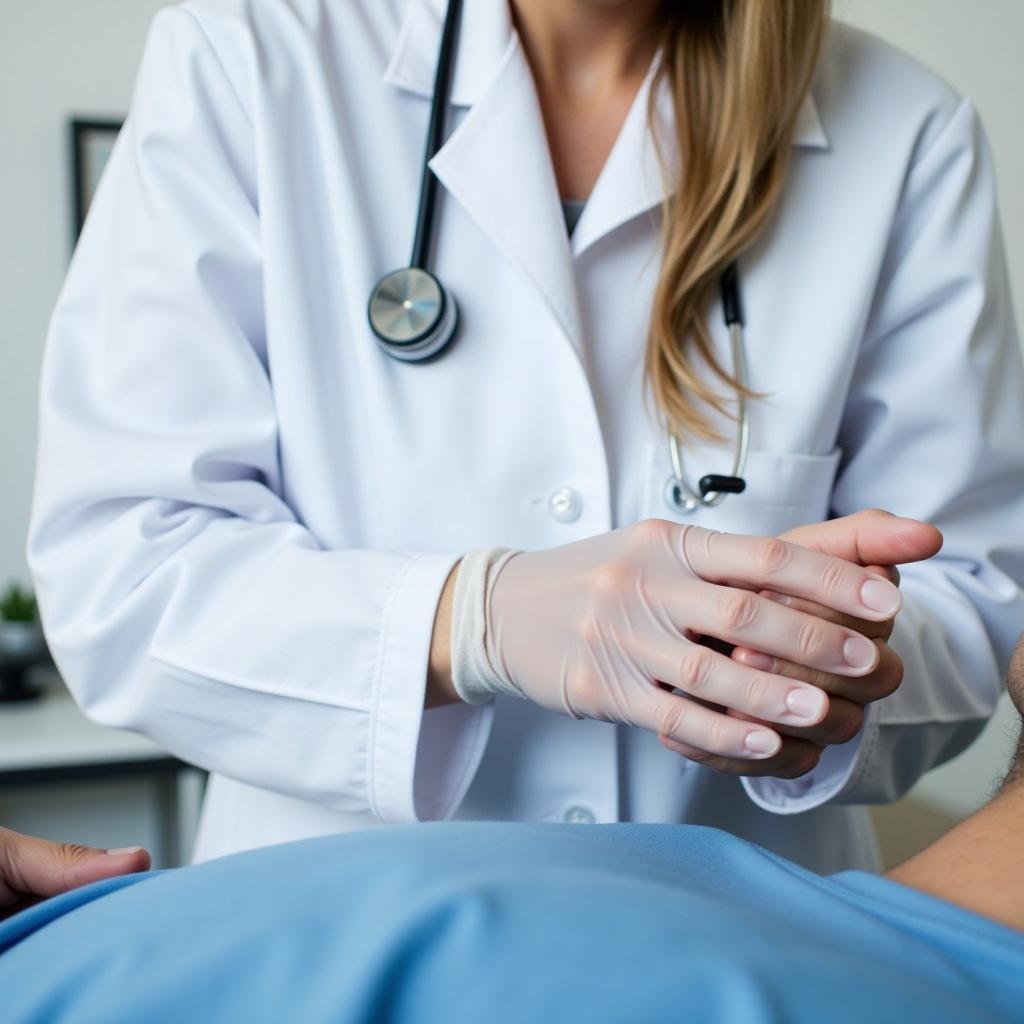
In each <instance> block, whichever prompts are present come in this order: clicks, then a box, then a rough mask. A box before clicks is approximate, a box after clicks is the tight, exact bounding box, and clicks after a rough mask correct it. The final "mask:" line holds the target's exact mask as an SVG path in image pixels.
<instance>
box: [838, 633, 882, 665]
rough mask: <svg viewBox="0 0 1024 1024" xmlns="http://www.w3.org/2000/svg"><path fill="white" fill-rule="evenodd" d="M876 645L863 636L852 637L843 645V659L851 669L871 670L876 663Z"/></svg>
mask: <svg viewBox="0 0 1024 1024" xmlns="http://www.w3.org/2000/svg"><path fill="white" fill-rule="evenodd" d="M875 654H876V650H875V645H874V644H873V643H872V642H871V641H870V640H868V639H866V638H865V637H862V636H851V637H850V638H849V640H847V641H846V643H844V644H843V657H844V658H845V659H846V664H847V665H849V666H850V667H851V668H870V666H872V665H873V664H874V663H875Z"/></svg>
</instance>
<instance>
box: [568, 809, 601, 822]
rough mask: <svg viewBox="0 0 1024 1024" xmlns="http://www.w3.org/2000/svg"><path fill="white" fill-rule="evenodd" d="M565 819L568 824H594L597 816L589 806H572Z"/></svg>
mask: <svg viewBox="0 0 1024 1024" xmlns="http://www.w3.org/2000/svg"><path fill="white" fill-rule="evenodd" d="M563 819H564V821H565V823H566V824H567V825H593V824H594V822H595V821H597V818H596V817H595V816H594V812H593V811H592V810H591V809H590V808H589V807H570V808H569V809H568V810H567V811H566V812H565V814H564V815H563Z"/></svg>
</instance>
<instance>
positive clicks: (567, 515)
mask: <svg viewBox="0 0 1024 1024" xmlns="http://www.w3.org/2000/svg"><path fill="white" fill-rule="evenodd" d="M548 509H549V511H550V512H551V515H552V516H553V517H554V518H555V519H557V520H558V521H559V522H560V523H574V522H576V520H577V519H579V517H580V513H581V512H582V511H583V499H582V498H581V497H580V496H579V492H578V491H574V490H573V489H572V488H571V487H559V488H558V490H557V491H555V492H554V493H553V494H552V495H551V497H550V498H549V499H548Z"/></svg>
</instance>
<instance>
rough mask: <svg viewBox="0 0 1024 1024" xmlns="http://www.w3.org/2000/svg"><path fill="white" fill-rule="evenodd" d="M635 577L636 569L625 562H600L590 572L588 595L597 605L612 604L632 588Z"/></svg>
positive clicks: (615, 560) (616, 560)
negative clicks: (590, 595)
mask: <svg viewBox="0 0 1024 1024" xmlns="http://www.w3.org/2000/svg"><path fill="white" fill-rule="evenodd" d="M636 577H637V569H636V567H635V566H633V565H632V564H630V563H629V562H627V561H625V560H621V559H613V560H611V561H608V562H602V563H601V564H600V565H599V566H597V567H596V568H594V569H593V570H592V571H591V574H590V593H591V594H592V595H593V598H594V600H595V601H596V602H597V603H599V604H603V603H606V602H609V601H611V602H613V603H614V602H615V601H617V600H618V599H619V598H620V597H621V596H622V594H623V593H625V592H626V591H628V590H629V588H630V587H632V586H633V584H634V583H635V582H636Z"/></svg>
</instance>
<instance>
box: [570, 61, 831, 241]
mask: <svg viewBox="0 0 1024 1024" xmlns="http://www.w3.org/2000/svg"><path fill="white" fill-rule="evenodd" d="M657 64H658V58H655V60H654V61H652V63H651V68H650V70H649V71H648V73H647V77H646V78H645V79H644V82H643V84H642V85H641V87H640V89H639V90H638V92H637V95H636V98H635V99H634V101H633V104H632V106H631V107H630V110H629V113H628V114H627V115H626V120H625V121H624V122H623V125H622V128H621V129H620V131H619V135H618V137H617V138H616V140H615V144H614V145H613V146H612V151H611V153H609V154H608V159H607V160H606V161H605V165H604V167H603V168H602V169H601V173H600V175H599V177H598V179H597V182H596V183H595V185H594V189H593V191H592V192H591V194H590V198H589V200H588V201H587V204H586V206H585V207H584V208H583V214H582V216H581V217H580V220H579V223H578V224H577V226H576V231H575V232H574V233H573V238H572V253H573V255H574V257H579V256H581V255H582V254H583V253H584V252H586V251H587V249H589V248H591V247H592V246H593V245H594V244H595V243H597V242H598V241H600V240H601V239H602V238H604V237H605V236H606V235H609V234H611V232H613V231H615V230H616V228H618V227H620V226H621V225H623V224H625V223H626V222H628V221H630V220H632V219H633V218H634V217H638V216H640V215H641V214H645V213H649V212H653V211H654V210H655V209H656V208H657V207H659V206H660V205H661V203H662V201H663V200H664V198H665V181H666V179H667V181H668V182H669V183H670V184H671V183H672V182H674V181H675V180H676V179H677V178H678V175H679V173H680V161H679V151H678V147H677V146H676V144H675V141H674V140H675V117H674V112H673V105H672V94H671V91H670V89H669V87H668V85H667V84H666V83H665V82H664V81H661V82H659V83H658V84H657V93H656V96H655V101H654V108H653V124H654V132H653V133H652V131H651V124H650V120H649V118H648V108H649V105H650V95H651V89H652V88H654V87H655V85H654V80H655V72H656V68H657ZM655 135H656V136H657V138H658V139H659V140H660V143H661V157H662V160H663V161H664V166H665V173H664V174H663V173H662V168H661V166H660V165H659V161H658V149H657V147H656V145H655ZM793 145H794V146H799V147H805V148H811V149H826V148H828V137H827V136H826V134H825V130H824V127H823V126H822V123H821V119H820V117H819V116H818V110H817V107H816V105H815V103H814V98H813V96H811V95H810V94H808V96H807V97H806V98H805V99H804V102H803V105H802V106H801V108H800V112H799V114H798V116H797V123H796V128H795V130H794V134H793Z"/></svg>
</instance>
